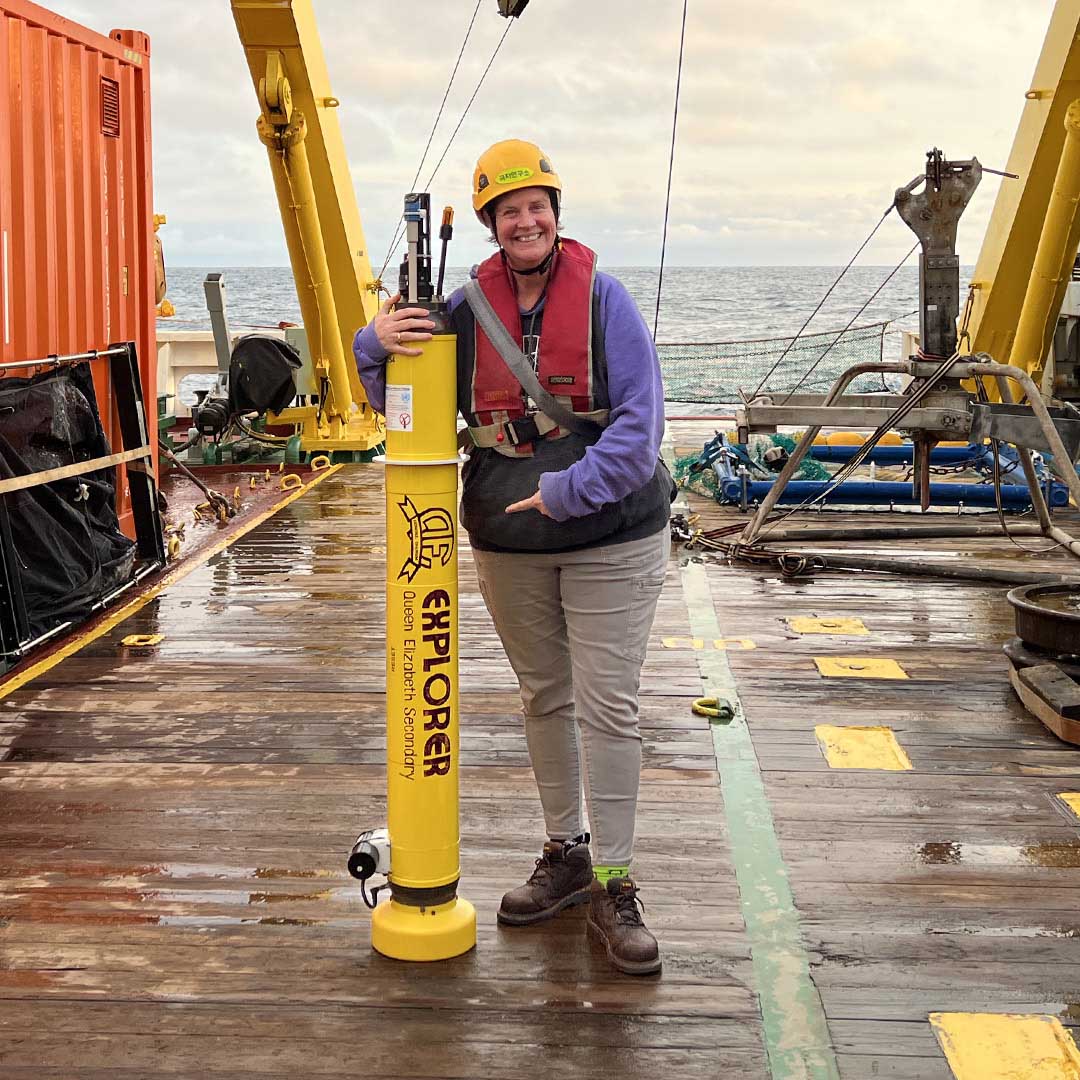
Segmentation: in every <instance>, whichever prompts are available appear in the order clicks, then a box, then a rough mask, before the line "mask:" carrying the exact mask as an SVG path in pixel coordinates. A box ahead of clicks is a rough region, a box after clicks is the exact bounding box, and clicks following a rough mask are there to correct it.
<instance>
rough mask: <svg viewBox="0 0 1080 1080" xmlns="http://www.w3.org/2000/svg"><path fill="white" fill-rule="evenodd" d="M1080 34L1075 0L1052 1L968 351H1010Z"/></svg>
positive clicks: (1079, 73)
mask: <svg viewBox="0 0 1080 1080" xmlns="http://www.w3.org/2000/svg"><path fill="white" fill-rule="evenodd" d="M1078 35H1080V0H1057V4H1056V5H1055V7H1054V12H1053V15H1052V16H1051V19H1050V26H1049V28H1048V30H1047V33H1046V40H1045V43H1044V44H1043V49H1042V54H1041V55H1040V57H1039V61H1038V64H1037V65H1036V68H1035V74H1034V76H1033V78H1032V82H1031V88H1030V89H1029V90H1028V91H1027V94H1026V95H1025V99H1026V100H1025V102H1024V108H1023V113H1022V115H1021V117H1020V124H1019V126H1018V128H1017V132H1016V137H1015V140H1014V142H1013V146H1012V150H1011V152H1010V154H1009V162H1008V166H1007V169H1008V171H1009V172H1011V173H1017V174H1018V175H1019V177H1020V179H1019V180H1003V181H1002V183H1001V188H1000V190H999V192H998V196H997V200H996V202H995V203H994V210H993V214H992V215H991V218H990V222H989V224H988V226H987V229H986V236H985V238H984V240H983V245H982V250H981V251H980V253H979V258H978V261H977V263H976V266H975V273H974V276H973V278H972V289H973V295H972V307H971V315H970V318H969V320H968V333H969V342H964V341H962V342H961V348H964V349H965V351H971V352H987V353H989V354H990V355H991V356H993V357H994V359H995V360H1002V361H1004V360H1005V359H1006V358H1008V357H1009V356H1010V355H1011V354H1012V345H1013V341H1014V338H1015V334H1016V329H1017V323H1018V321H1019V319H1020V311H1021V308H1022V307H1023V305H1024V299H1025V296H1026V294H1027V287H1028V278H1029V276H1030V273H1031V267H1032V263H1033V261H1034V258H1035V250H1036V246H1037V245H1038V242H1039V238H1040V236H1041V234H1042V226H1043V219H1044V218H1045V216H1046V212H1047V206H1048V204H1049V202H1050V197H1051V192H1052V190H1053V186H1054V181H1055V177H1056V175H1057V171H1058V164H1059V162H1060V160H1061V154H1062V149H1063V147H1064V144H1065V127H1064V118H1065V112H1066V109H1067V108H1068V107H1069V105H1070V103H1071V102H1072V101H1073V100H1075V99H1076V98H1077V97H1080V36H1078ZM969 343H970V348H969Z"/></svg>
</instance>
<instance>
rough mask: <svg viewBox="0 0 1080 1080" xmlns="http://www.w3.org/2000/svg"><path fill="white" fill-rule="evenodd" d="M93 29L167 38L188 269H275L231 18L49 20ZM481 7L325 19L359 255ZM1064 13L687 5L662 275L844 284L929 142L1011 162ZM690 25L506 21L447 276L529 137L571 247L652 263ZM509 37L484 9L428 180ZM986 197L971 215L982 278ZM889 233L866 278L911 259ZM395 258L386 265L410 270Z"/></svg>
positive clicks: (178, 4) (158, 69)
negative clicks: (504, 149) (483, 180)
mask: <svg viewBox="0 0 1080 1080" xmlns="http://www.w3.org/2000/svg"><path fill="white" fill-rule="evenodd" d="M50 6H52V7H53V8H54V9H55V10H57V11H59V12H60V13H61V14H64V15H67V16H68V17H71V18H73V19H75V20H77V21H80V22H83V23H86V24H88V25H91V26H93V27H94V28H95V29H98V30H100V31H102V32H107V31H108V30H109V29H110V28H111V27H113V26H118V25H130V23H131V22H135V23H136V24H137V25H138V28H139V29H143V30H146V31H147V32H148V33H149V34H150V35H151V39H152V62H151V64H152V83H153V102H154V125H155V140H154V141H155V163H154V164H155V185H156V202H157V206H158V209H159V210H161V211H164V212H166V213H168V215H169V220H170V224H169V226H168V228H167V230H166V231H165V233H164V234H163V235H164V239H165V243H166V249H167V252H168V254H169V257H170V259H171V260H172V261H173V262H175V263H185V262H186V263H192V264H199V265H206V264H207V263H208V262H211V263H212V262H219V263H220V264H221V265H230V264H236V263H238V262H241V261H243V262H260V263H283V262H285V261H286V254H285V246H284V241H283V239H282V234H281V226H280V219H279V215H278V210H277V203H276V199H275V197H274V191H273V185H272V183H271V179H270V171H269V167H268V164H267V161H266V152H265V150H264V149H263V147H262V146H261V145H260V144H259V142H258V139H257V138H256V136H255V131H254V124H255V118H256V115H257V106H256V100H255V92H254V88H253V86H252V84H251V79H250V76H249V74H248V71H247V67H246V64H245V61H244V55H243V50H242V49H241V46H240V43H239V40H238V38H237V34H236V31H235V28H234V25H233V21H232V16H231V13H230V9H229V5H228V3H227V2H226V0H198V6H197V8H196V7H193V6H192V5H191V3H190V0H142V2H141V3H140V4H138V5H135V4H133V3H132V2H131V0H93V2H92V3H91V0H50ZM473 8H474V0H418V3H416V4H413V5H412V6H411V7H410V8H408V10H407V18H402V17H401V15H404V14H406V13H405V11H404V9H402V12H401V13H398V12H394V13H392V15H391V16H390V17H386V18H359V17H358V16H357V5H356V4H355V2H354V0H315V13H316V16H317V18H318V20H319V25H320V31H321V36H322V39H323V43H324V48H325V52H326V58H327V64H328V67H329V71H330V75H331V83H332V85H333V88H334V93H335V94H336V95H337V96H338V97H339V98H340V99H341V101H342V107H341V109H340V110H339V113H338V116H339V120H340V122H341V125H342V129H343V133H344V136H345V142H346V146H347V148H348V154H349V162H350V167H351V171H352V177H353V181H354V184H355V187H356V193H357V199H358V202H359V204H360V208H361V212H362V217H363V220H364V227H365V232H366V236H367V241H368V245H369V249H370V250H371V252H372V253H373V254H374V255H375V256H376V260H377V262H379V263H381V261H382V256H383V254H384V252H385V251H386V248H387V245H388V244H389V242H390V238H391V235H392V233H393V230H394V227H395V225H396V222H397V220H398V216H399V214H400V208H401V197H402V195H403V194H404V193H405V191H406V190H407V188H408V187H409V185H410V183H411V181H412V179H413V176H414V174H415V173H416V168H417V164H418V162H419V160H420V156H421V154H422V152H423V149H424V144H425V142H426V141H427V138H428V134H429V131H430V129H431V124H432V121H433V119H434V116H435V112H436V109H437V108H438V106H439V102H440V100H441V98H442V95H443V92H444V90H445V88H446V84H447V80H448V78H449V75H450V71H451V69H452V67H453V65H454V62H455V59H456V57H457V54H458V50H459V48H460V46H461V41H462V37H463V35H464V31H465V27H466V25H467V23H468V20H469V18H470V16H471V15H472V12H473ZM1052 9H1053V0H1027V2H1026V3H1024V4H1016V3H1015V0H952V2H950V3H948V4H939V5H938V6H937V7H936V8H935V9H934V17H933V20H932V22H931V23H923V24H919V25H918V27H916V28H914V29H913V25H912V23H911V20H910V14H909V12H908V11H907V9H904V8H902V7H897V6H896V5H895V3H892V2H886V0H863V2H862V3H859V4H852V3H850V2H840V0H821V2H819V3H815V4H807V3H805V2H804V0H758V2H757V3H756V4H754V5H750V4H729V3H722V2H721V0H695V2H693V3H691V4H690V6H689V21H688V26H687V43H686V55H685V61H684V67H683V74H682V97H681V104H680V112H679V129H678V146H677V153H676V168H675V175H674V182H673V188H672V204H671V226H670V228H669V236H668V252H667V258H668V260H669V262H671V263H672V264H675V265H678V264H709V265H720V264H729V263H734V264H738V263H749V264H755V263H757V264H767V265H777V264H783V263H786V262H793V263H811V264H815V265H820V264H834V265H835V264H840V263H844V262H846V261H847V259H848V258H849V257H850V255H851V254H852V253H853V251H854V250H855V248H856V247H857V246H858V244H859V243H860V242H861V241H862V239H863V238H864V237H865V236H866V234H867V233H868V232H869V231H870V229H871V227H872V226H873V224H874V222H875V221H877V219H878V218H879V217H880V215H881V212H882V210H883V209H884V207H885V206H886V205H888V203H889V201H890V199H891V197H892V193H893V191H894V190H895V189H896V188H897V187H898V186H900V185H901V184H903V183H906V182H907V181H908V180H909V179H910V178H911V177H912V176H914V175H915V174H916V172H917V171H918V170H919V168H920V166H921V163H922V161H923V155H924V154H925V152H926V150H927V149H929V148H930V147H931V146H934V145H938V146H941V147H943V148H944V149H945V150H946V152H947V153H949V154H950V155H952V156H954V157H967V156H970V155H972V154H977V155H978V156H979V158H980V160H982V161H983V162H984V163H985V164H987V165H991V166H996V167H1004V164H1005V161H1006V159H1007V156H1008V152H1009V147H1010V145H1011V142H1012V137H1013V132H1014V130H1015V125H1016V122H1017V119H1018V117H1019V114H1020V108H1021V106H1022V103H1023V93H1024V91H1025V90H1026V89H1027V88H1028V86H1029V80H1030V78H1031V72H1032V71H1033V70H1034V66H1035V62H1036V59H1037V57H1038V54H1039V50H1040V48H1041V45H1042V39H1043V36H1044V34H1045V29H1046V25H1047V22H1048V20H1049V16H1050V13H1051V11H1052ZM681 13H682V4H681V3H679V2H678V0H659V2H658V0H651V2H646V0H620V3H618V4H584V3H581V2H580V0H533V2H532V3H530V5H529V7H528V9H527V10H526V12H525V14H524V15H523V17H522V18H521V19H520V20H519V21H518V22H516V23H515V24H514V25H513V27H512V29H511V30H510V33H509V35H508V37H507V38H506V42H505V44H504V45H503V47H502V50H501V51H500V53H499V56H498V58H497V59H496V61H495V64H494V65H493V67H492V70H491V72H490V74H489V75H488V77H487V81H486V82H485V84H484V87H483V89H482V90H481V92H480V94H479V95H478V97H477V100H476V102H475V104H474V105H473V107H472V109H471V110H470V112H469V114H468V116H467V117H466V119H465V121H464V123H463V124H462V126H461V130H460V133H459V135H458V137H457V140H456V142H455V143H454V145H453V147H452V148H451V150H450V151H449V153H448V154H447V155H446V158H445V161H444V162H443V164H442V166H441V168H440V171H439V173H438V176H437V178H436V180H435V183H434V185H433V192H432V196H433V201H434V202H435V203H436V205H442V204H443V203H453V204H454V205H455V206H456V207H457V209H458V223H459V227H458V230H457V237H458V238H457V239H456V240H455V247H456V249H457V250H456V252H455V254H454V261H456V262H459V263H466V262H468V261H471V260H474V259H478V258H482V257H483V256H484V255H485V254H487V252H488V251H489V248H488V247H487V245H486V244H485V242H484V236H483V233H482V232H481V230H480V229H479V228H475V227H474V224H473V222H472V215H471V209H470V206H469V194H468V193H469V184H470V181H471V175H472V166H473V162H474V160H475V157H476V155H477V153H478V152H479V151H480V150H482V149H483V148H484V147H485V146H487V145H488V144H489V143H490V142H492V141H494V140H496V139H498V138H504V137H510V136H516V137H523V138H531V139H534V140H535V141H537V142H539V143H540V144H541V145H542V146H543V147H544V148H545V150H546V151H547V152H548V153H549V154H550V155H551V157H552V159H553V160H554V161H555V163H556V165H557V167H558V169H559V171H560V174H561V175H562V177H563V180H564V183H565V185H566V192H565V207H566V219H567V222H568V225H569V226H570V231H571V232H572V233H573V234H575V235H578V236H580V238H581V239H583V240H585V241H586V242H591V243H593V244H595V245H596V246H598V247H600V248H601V255H602V257H603V260H604V262H605V264H606V265H609V266H610V265H620V264H627V265H650V264H655V263H656V261H657V258H658V255H659V247H660V235H661V228H662V224H663V210H664V206H663V203H664V191H665V185H666V183H667V163H668V150H669V146H668V140H669V138H670V133H671V120H672V104H673V95H674V84H675V61H676V56H677V51H678V37H679V21H680V18H681ZM505 28H506V23H505V22H504V21H503V20H502V19H500V18H499V17H498V15H497V13H496V4H495V0H482V3H481V7H480V11H479V14H478V16H477V20H476V24H475V28H474V31H473V35H472V38H471V39H470V42H469V46H468V48H467V49H466V51H465V54H464V56H463V57H462V61H461V67H460V70H459V72H458V76H457V79H456V81H455V85H454V88H453V90H452V91H451V93H450V95H449V98H448V100H447V102H446V109H445V113H444V117H443V120H442V122H441V123H440V126H439V130H438V132H437V133H436V136H435V138H434V141H433V144H432V151H431V153H430V154H429V157H428V161H427V163H426V164H425V167H424V169H423V171H422V172H421V177H420V179H421V183H422V182H423V181H424V180H426V178H427V176H428V175H429V174H430V172H431V170H432V169H433V168H434V165H435V163H436V162H437V161H438V160H439V157H440V155H441V154H442V153H443V149H444V147H445V144H446V140H447V138H448V137H449V134H450V132H451V131H452V130H453V127H454V125H455V124H456V123H457V122H458V119H459V118H460V116H461V114H462V111H463V109H464V107H465V103H466V101H467V100H468V97H469V95H470V94H471V93H472V90H473V88H474V87H475V86H476V83H477V81H478V79H479V78H480V76H481V73H482V71H483V69H484V66H485V64H486V63H487V61H488V59H489V57H490V56H491V54H492V51H493V50H494V49H495V47H496V44H497V43H498V41H499V38H500V36H501V35H502V34H503V32H504V30H505ZM996 188H997V184H996V182H995V181H993V180H992V179H990V178H987V179H986V180H984V183H983V187H982V188H981V189H980V191H979V192H978V193H977V194H976V197H975V199H974V200H973V202H972V205H971V207H970V208H969V210H968V212H967V215H966V216H965V218H964V220H963V222H962V225H961V233H960V250H961V257H962V259H963V261H964V262H973V261H974V259H975V256H976V254H977V252H978V246H979V243H980V241H981V235H982V231H983V229H984V228H985V224H986V220H987V218H988V216H989V213H990V208H991V206H992V204H993V197H994V193H995V192H996ZM912 239H913V238H912V236H911V234H910V233H909V232H908V231H907V230H906V228H905V227H904V226H903V225H902V224H900V223H899V222H897V221H890V222H889V223H888V224H887V225H886V226H883V227H882V231H881V234H880V236H879V237H878V238H876V239H875V241H874V244H873V246H872V248H871V249H869V250H868V251H867V254H866V260H867V261H870V262H879V263H887V262H889V261H890V260H896V259H899V257H900V256H901V255H902V254H903V253H904V252H905V251H906V250H907V249H908V247H909V246H910V244H911V242H912ZM395 257H396V253H395Z"/></svg>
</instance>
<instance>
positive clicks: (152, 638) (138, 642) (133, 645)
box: [120, 634, 165, 649]
mask: <svg viewBox="0 0 1080 1080" xmlns="http://www.w3.org/2000/svg"><path fill="white" fill-rule="evenodd" d="M164 640H165V635H164V634H128V636H127V637H126V638H124V640H123V641H121V642H120V644H121V645H124V646H125V647H127V648H129V649H139V648H144V647H146V646H148V645H160V644H161V643H162V642H163V641H164Z"/></svg>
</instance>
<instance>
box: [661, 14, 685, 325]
mask: <svg viewBox="0 0 1080 1080" xmlns="http://www.w3.org/2000/svg"><path fill="white" fill-rule="evenodd" d="M688 3H689V0H683V7H682V29H681V30H680V31H679V66H678V69H677V71H676V74H675V107H674V110H673V113H672V117H671V154H670V156H669V158H668V174H667V195H666V196H665V198H664V232H663V237H662V239H661V241H660V276H659V278H658V279H657V282H656V314H655V315H654V316H653V327H652V339H653V344H656V331H657V327H658V326H659V325H660V297H661V295H662V293H663V291H664V259H665V256H666V254H667V230H668V215H669V213H670V211H671V177H672V174H673V173H674V171H675V133H676V131H677V130H678V127H679V95H680V92H681V90H682V68H683V52H684V49H685V46H686V9H687V5H688Z"/></svg>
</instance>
